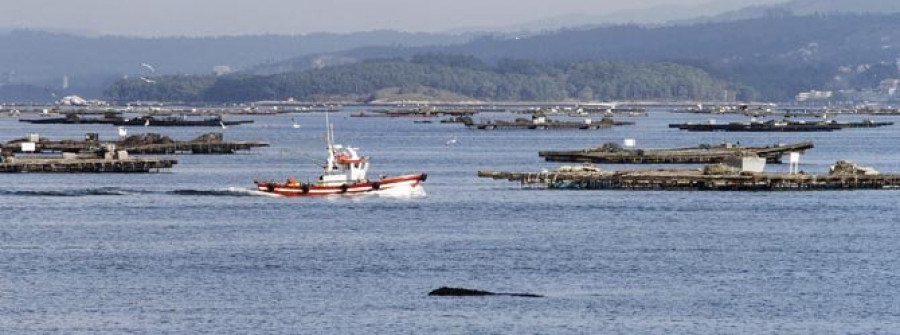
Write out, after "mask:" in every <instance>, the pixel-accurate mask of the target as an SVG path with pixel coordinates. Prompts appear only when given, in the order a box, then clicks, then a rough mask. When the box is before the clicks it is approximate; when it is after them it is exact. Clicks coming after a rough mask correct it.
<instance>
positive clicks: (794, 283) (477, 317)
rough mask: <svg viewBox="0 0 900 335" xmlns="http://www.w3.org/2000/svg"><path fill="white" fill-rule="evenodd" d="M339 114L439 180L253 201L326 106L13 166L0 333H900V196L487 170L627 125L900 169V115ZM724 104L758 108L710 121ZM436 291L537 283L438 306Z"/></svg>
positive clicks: (398, 162)
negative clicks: (175, 141) (260, 144)
mask: <svg viewBox="0 0 900 335" xmlns="http://www.w3.org/2000/svg"><path fill="white" fill-rule="evenodd" d="M346 115H348V114H347V113H339V114H334V121H335V123H336V128H337V137H338V141H339V142H343V143H347V144H351V145H354V146H359V147H361V148H362V149H363V151H364V152H365V153H366V154H369V155H371V156H373V158H374V159H373V160H374V163H373V168H372V170H373V173H375V174H378V173H388V174H395V173H418V172H427V173H428V174H429V179H428V182H427V183H426V186H425V189H426V192H427V196H425V197H363V198H340V197H339V198H328V199H284V198H270V197H264V196H254V195H253V194H252V193H250V192H246V191H245V190H247V189H249V188H250V187H252V185H253V184H252V181H253V179H255V178H262V179H283V178H286V177H287V176H298V177H301V179H304V178H305V177H306V176H313V177H314V176H315V175H316V173H317V172H318V171H317V167H315V166H314V165H312V164H309V163H308V160H307V159H305V158H304V156H312V157H321V155H322V153H323V150H322V149H323V145H322V134H323V133H324V125H323V121H322V115H301V116H297V119H298V120H299V121H300V122H301V123H302V125H303V128H302V129H299V130H298V129H293V128H291V127H290V124H291V123H290V118H291V116H264V117H255V119H256V120H257V123H255V124H253V125H249V126H240V127H233V128H230V129H228V130H225V133H226V138H227V139H231V140H267V141H270V142H271V143H272V144H273V147H272V148H269V149H265V150H261V151H257V152H256V153H255V154H243V155H236V156H182V157H180V163H179V164H178V165H177V167H176V168H174V169H172V170H171V171H170V172H167V173H161V174H148V175H75V174H72V175H46V174H19V175H0V184H2V187H0V222H2V224H0V333H4V334H16V333H24V334H31V333H45V332H62V333H111V334H120V333H213V334H223V333H238V334H243V333H283V334H297V333H309V334H372V333H377V334H398V333H415V334H430V333H446V334H467V333H468V334H492V333H498V334H499V333H506V334H531V333H535V334H537V333H540V334H556V333H559V334H571V333H598V334H609V333H629V334H634V333H638V334H643V333H667V334H668V333H687V334H690V333H694V334H710V333H735V334H760V333H808V334H832V333H833V334H843V333H900V304H898V303H897V301H898V300H900V244H898V243H897V241H898V240H900V226H898V221H900V220H898V218H897V217H898V214H900V210H898V209H897V203H898V202H897V200H896V199H897V197H898V195H900V193H898V191H854V192H812V193H793V192H784V193H752V192H747V193H744V192H731V193H709V192H629V191H544V190H534V189H522V188H520V187H519V186H517V185H515V184H509V183H504V182H496V181H491V180H481V179H478V178H476V171H477V170H479V169H493V170H540V169H542V168H551V169H552V168H553V167H554V166H556V165H554V164H551V163H545V162H542V161H541V160H540V159H539V158H538V157H537V151H538V150H540V149H581V148H585V147H589V146H595V145H600V144H602V143H605V142H617V143H621V141H622V139H624V138H636V139H637V140H638V144H639V145H640V146H643V147H672V146H694V145H697V144H700V143H718V142H721V141H723V140H731V141H740V142H741V143H742V144H744V145H767V144H773V143H776V142H793V141H801V140H814V141H815V144H816V146H817V148H816V149H815V150H813V151H810V152H809V153H808V154H807V155H805V156H804V157H803V165H802V169H804V170H806V171H811V172H824V171H825V170H826V169H827V168H828V165H829V164H831V163H833V162H834V161H836V160H838V159H853V160H855V161H857V162H859V163H862V164H864V165H870V166H873V167H875V168H877V169H879V170H881V171H895V172H900V133H898V131H897V127H896V126H895V127H888V128H881V129H860V130H844V131H841V132H835V133H821V134H811V133H808V134H804V133H796V134H763V133H760V134H723V133H705V134H704V133H688V132H681V131H678V130H674V129H669V128H667V126H666V125H667V124H668V123H669V122H673V121H689V120H690V121H696V122H702V121H705V120H706V119H708V117H707V116H697V115H674V114H669V113H663V112H658V113H654V114H653V115H652V116H651V117H649V118H635V119H634V120H635V121H637V122H639V124H638V125H637V126H632V127H621V128H615V129H612V130H601V131H472V130H466V129H464V128H463V127H462V126H460V125H441V124H437V123H435V124H413V122H412V120H408V119H407V120H403V119H391V120H388V119H375V118H366V119H355V118H347V117H346ZM235 118H239V117H235ZM731 119H743V118H741V117H734V118H721V117H720V118H719V122H727V121H728V120H731ZM147 130H152V131H160V132H163V133H164V134H167V135H169V136H172V137H175V138H180V139H188V138H193V137H195V136H198V135H200V134H201V133H203V132H204V131H206V130H207V129H200V128H191V129H165V128H149V129H147ZM210 130H216V129H210ZM143 131H145V129H138V128H134V129H131V133H139V132H143ZM27 132H38V133H41V134H42V135H44V136H49V137H52V138H79V137H81V136H83V134H84V133H85V132H99V133H100V134H101V136H102V137H104V138H112V137H114V136H116V129H115V127H112V126H49V125H48V126H34V125H26V124H20V123H18V122H16V120H15V119H10V118H0V135H2V136H0V137H2V138H0V139H2V140H4V141H5V140H9V139H12V138H17V137H21V136H23V135H24V134H25V133H27ZM454 136H455V137H457V138H458V143H457V144H456V145H452V146H448V145H446V144H445V142H446V141H447V140H449V139H450V138H452V137H454ZM604 168H635V167H633V166H631V167H629V166H622V167H612V166H605V167H604ZM770 170H772V171H787V166H772V167H770ZM440 286H460V287H469V288H478V289H486V290H492V291H499V292H530V293H537V294H543V295H546V298H511V297H496V298H430V297H427V293H428V292H429V291H430V290H432V289H434V288H437V287H440Z"/></svg>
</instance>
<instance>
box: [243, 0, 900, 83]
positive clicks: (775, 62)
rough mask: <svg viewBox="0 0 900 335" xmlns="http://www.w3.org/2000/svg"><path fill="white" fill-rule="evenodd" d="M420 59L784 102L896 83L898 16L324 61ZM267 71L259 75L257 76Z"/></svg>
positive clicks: (358, 53)
mask: <svg viewBox="0 0 900 335" xmlns="http://www.w3.org/2000/svg"><path fill="white" fill-rule="evenodd" d="M423 52H438V53H451V54H468V55H473V56H475V57H478V58H479V59H481V60H484V61H486V62H488V63H495V62H497V61H499V60H501V59H507V58H520V59H530V60H535V61H540V62H558V61H576V60H584V59H592V60H621V59H627V60H639V61H651V62H655V61H665V62H674V63H680V64H686V65H691V66H695V67H699V68H702V69H704V70H706V71H708V72H710V73H712V74H714V75H715V76H716V77H717V78H721V79H723V80H726V81H729V82H732V83H733V84H734V85H735V86H740V87H744V90H742V92H744V93H745V94H746V95H745V96H742V97H741V98H744V99H766V100H789V99H791V98H792V97H793V96H794V95H795V94H796V93H797V92H799V91H805V90H809V89H840V88H853V87H860V86H859V85H862V87H872V85H875V84H877V82H878V81H880V80H882V79H885V78H893V77H896V76H898V73H897V66H896V62H897V59H898V58H900V14H884V15H876V14H866V15H861V14H843V15H812V16H790V15H779V14H773V15H771V16H768V17H763V18H755V19H748V20H739V21H733V22H717V23H703V24H693V25H678V26H665V27H642V26H635V25H625V26H615V27H603V28H594V29H569V30H562V31H558V32H554V33H548V34H544V35H537V36H531V37H524V38H520V39H514V38H512V39H509V38H480V39H477V40H474V41H472V42H470V43H465V44H459V45H452V46H444V47H421V48H371V47H370V48H363V49H356V50H350V51H346V52H341V53H336V54H330V55H329V56H331V57H339V58H340V59H341V63H347V62H352V61H359V60H364V59H369V58H372V57H409V56H410V55H413V54H416V53H423ZM303 59H304V58H299V59H294V60H291V61H288V62H285V63H282V64H283V65H284V64H293V65H294V66H297V67H293V68H291V69H292V70H299V69H300V68H302V67H303V66H308V64H309V62H308V61H305V62H304V61H303ZM265 68H267V66H263V67H261V68H258V69H257V70H258V71H261V73H262V72H265V71H264V70H265ZM289 68H290V67H289ZM848 68H849V69H854V70H853V71H847V69H848ZM282 69H283V70H284V68H282ZM856 69H863V70H862V71H857V70H856Z"/></svg>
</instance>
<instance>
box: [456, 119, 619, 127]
mask: <svg viewBox="0 0 900 335" xmlns="http://www.w3.org/2000/svg"><path fill="white" fill-rule="evenodd" d="M464 124H465V126H466V127H468V128H471V129H479V130H490V129H583V130H596V129H605V128H612V127H614V126H631V125H634V124H635V123H634V122H630V121H613V120H612V119H603V120H602V121H600V122H597V123H587V122H566V121H545V122H535V121H533V120H525V119H518V120H515V121H485V122H479V123H469V122H467V123H464Z"/></svg>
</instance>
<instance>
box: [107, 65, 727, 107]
mask: <svg viewBox="0 0 900 335" xmlns="http://www.w3.org/2000/svg"><path fill="white" fill-rule="evenodd" d="M155 80H156V81H157V82H156V83H147V82H144V81H141V80H122V81H119V82H118V83H116V84H115V85H114V86H113V87H111V88H110V89H109V90H108V91H107V95H108V97H109V98H110V99H113V100H118V101H132V100H166V101H204V102H244V101H257V100H268V99H287V98H295V99H300V100H327V99H339V100H356V101H369V100H373V99H377V98H380V97H379V96H378V93H379V92H380V91H383V90H385V89H399V91H400V92H402V91H404V90H408V91H416V92H423V91H424V92H429V91H431V92H436V93H451V94H453V95H455V96H459V97H465V98H470V99H478V100H485V101H551V100H569V99H577V100H582V101H590V100H620V99H630V100H641V99H653V100H669V99H714V98H718V97H721V95H722V92H723V91H724V90H725V89H726V85H725V83H723V82H722V81H718V80H715V79H713V78H712V77H711V76H710V75H709V74H707V73H706V72H705V71H703V70H700V69H697V68H694V67H690V66H685V65H679V64H674V63H665V62H662V63H656V62H631V61H570V62H535V61H529V60H515V59H503V60H500V61H498V62H496V64H494V65H489V64H486V63H484V62H482V61H481V60H479V59H477V58H475V57H471V56H450V55H439V54H422V55H415V56H413V57H411V59H385V60H370V61H366V62H362V63H357V64H351V65H343V66H333V67H327V68H323V69H315V70H307V71H299V72H290V73H282V74H276V75H247V74H239V75H231V76H223V77H218V78H216V77H211V76H174V77H161V78H155ZM423 88H425V90H423Z"/></svg>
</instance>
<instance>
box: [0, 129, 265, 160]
mask: <svg viewBox="0 0 900 335" xmlns="http://www.w3.org/2000/svg"><path fill="white" fill-rule="evenodd" d="M29 137H35V136H33V135H32V136H29ZM22 143H34V148H33V149H34V150H33V152H38V153H42V152H93V151H99V150H101V149H103V148H104V147H106V146H107V145H108V144H114V145H115V146H116V147H117V148H119V149H121V150H126V151H128V152H129V153H131V154H156V155H159V154H234V153H237V152H239V151H250V150H252V149H254V148H262V147H268V146H269V144H268V143H265V142H226V141H225V140H224V135H223V134H222V133H208V134H203V135H201V136H199V137H197V138H195V139H193V140H190V141H176V140H173V139H171V138H169V137H167V136H162V135H160V134H155V133H147V134H140V135H131V136H128V137H126V138H124V139H121V140H118V141H109V142H101V141H100V139H99V135H98V134H96V133H89V134H87V135H85V138H84V140H80V141H73V140H63V141H51V140H49V139H46V138H23V139H17V140H12V141H9V142H7V143H6V144H4V145H3V147H4V148H8V149H10V150H13V151H15V152H22ZM29 151H31V150H29Z"/></svg>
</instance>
